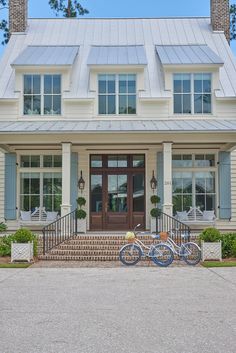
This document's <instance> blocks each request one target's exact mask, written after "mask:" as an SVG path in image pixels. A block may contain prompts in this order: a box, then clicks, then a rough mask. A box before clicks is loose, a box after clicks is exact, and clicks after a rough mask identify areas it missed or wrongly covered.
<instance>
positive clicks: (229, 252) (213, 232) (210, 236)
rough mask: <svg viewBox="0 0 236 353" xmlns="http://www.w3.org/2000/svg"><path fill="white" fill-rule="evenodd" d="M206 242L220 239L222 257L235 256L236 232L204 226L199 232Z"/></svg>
mask: <svg viewBox="0 0 236 353" xmlns="http://www.w3.org/2000/svg"><path fill="white" fill-rule="evenodd" d="M200 239H201V240H203V241H206V242H215V241H219V240H221V241H222V257H223V258H224V259H225V258H229V257H236V233H220V232H219V230H218V229H216V228H206V229H204V230H203V232H202V233H201V234H200Z"/></svg>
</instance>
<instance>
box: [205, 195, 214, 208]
mask: <svg viewBox="0 0 236 353" xmlns="http://www.w3.org/2000/svg"><path fill="white" fill-rule="evenodd" d="M215 209H216V204H215V195H206V206H205V210H207V211H208V210H209V211H212V210H215Z"/></svg>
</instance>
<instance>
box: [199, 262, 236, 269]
mask: <svg viewBox="0 0 236 353" xmlns="http://www.w3.org/2000/svg"><path fill="white" fill-rule="evenodd" d="M202 266H203V267H206V268H211V267H236V261H205V262H202Z"/></svg>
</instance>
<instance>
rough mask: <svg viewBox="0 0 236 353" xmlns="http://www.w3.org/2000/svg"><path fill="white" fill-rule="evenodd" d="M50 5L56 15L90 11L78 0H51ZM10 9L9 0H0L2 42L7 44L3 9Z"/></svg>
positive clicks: (73, 15) (7, 36) (6, 29)
mask: <svg viewBox="0 0 236 353" xmlns="http://www.w3.org/2000/svg"><path fill="white" fill-rule="evenodd" d="M48 4H49V6H50V7H51V9H52V10H53V11H54V12H55V14H56V16H59V15H60V14H62V15H63V17H68V18H69V17H78V16H83V15H86V14H88V13H89V11H88V10H87V9H85V8H84V7H83V6H82V5H81V4H80V2H78V0H49V1H48ZM7 9H8V0H0V31H3V41H2V44H3V45H4V44H7V42H8V41H9V37H10V36H9V29H8V22H7V20H6V19H5V18H4V14H3V12H4V11H3V10H7Z"/></svg>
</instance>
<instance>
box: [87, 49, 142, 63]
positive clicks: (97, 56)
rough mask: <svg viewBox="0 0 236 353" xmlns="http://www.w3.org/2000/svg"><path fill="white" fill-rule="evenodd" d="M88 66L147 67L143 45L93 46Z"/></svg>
mask: <svg viewBox="0 0 236 353" xmlns="http://www.w3.org/2000/svg"><path fill="white" fill-rule="evenodd" d="M88 65H147V57H146V53H145V50H144V47H143V45H127V46H93V47H92V48H91V50H90V53H89V57H88Z"/></svg>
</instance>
